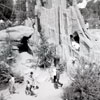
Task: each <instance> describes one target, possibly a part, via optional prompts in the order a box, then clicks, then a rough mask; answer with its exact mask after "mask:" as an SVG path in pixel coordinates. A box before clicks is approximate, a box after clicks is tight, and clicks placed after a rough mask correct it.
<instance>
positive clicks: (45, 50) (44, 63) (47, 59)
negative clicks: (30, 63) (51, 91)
mask: <svg viewBox="0 0 100 100" xmlns="http://www.w3.org/2000/svg"><path fill="white" fill-rule="evenodd" d="M40 39H41V43H40V45H38V46H37V47H36V50H35V53H36V55H37V56H38V60H39V66H41V67H49V66H50V65H51V60H52V58H53V57H54V56H55V45H53V44H49V43H48V41H47V38H46V37H45V35H44V34H43V33H41V34H40Z"/></svg>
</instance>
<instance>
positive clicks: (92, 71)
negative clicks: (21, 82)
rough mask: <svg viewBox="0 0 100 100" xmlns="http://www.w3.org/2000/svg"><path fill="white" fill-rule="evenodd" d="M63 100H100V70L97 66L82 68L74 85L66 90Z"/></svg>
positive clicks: (76, 76)
mask: <svg viewBox="0 0 100 100" xmlns="http://www.w3.org/2000/svg"><path fill="white" fill-rule="evenodd" d="M62 98H63V100H66V99H67V100H100V68H99V66H97V65H96V64H91V63H90V64H89V65H88V67H85V66H84V68H80V69H78V70H77V74H76V75H75V77H74V81H73V82H72V84H71V85H70V86H69V87H67V88H65V89H64V94H63V97H62Z"/></svg>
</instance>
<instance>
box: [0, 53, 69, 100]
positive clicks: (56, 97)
mask: <svg viewBox="0 0 100 100" xmlns="http://www.w3.org/2000/svg"><path fill="white" fill-rule="evenodd" d="M17 59H18V60H17V67H16V68H15V69H14V70H16V72H19V73H21V74H22V75H24V77H25V80H26V79H27V76H28V74H29V72H30V71H31V70H32V71H33V72H34V76H35V78H36V80H37V81H38V83H37V84H38V86H39V89H38V90H35V93H36V94H37V97H34V96H29V95H26V94H25V82H24V83H23V84H20V85H19V84H16V92H17V93H16V94H13V95H10V94H9V91H8V89H6V90H3V91H1V92H0V94H3V95H4V96H5V98H6V99H7V100H33V98H34V100H62V99H61V96H62V93H63V88H64V87H65V86H68V85H69V84H70V82H71V81H70V79H69V78H68V76H67V74H66V72H64V73H63V74H62V75H61V78H60V81H61V82H62V83H63V87H59V89H55V88H54V84H53V83H52V82H51V81H50V72H49V70H45V71H44V70H41V69H39V68H37V69H34V70H33V69H31V68H30V67H29V65H30V66H31V63H29V62H27V60H28V59H33V58H32V57H31V56H30V55H29V54H27V53H22V54H20V56H19V57H18V58H17Z"/></svg>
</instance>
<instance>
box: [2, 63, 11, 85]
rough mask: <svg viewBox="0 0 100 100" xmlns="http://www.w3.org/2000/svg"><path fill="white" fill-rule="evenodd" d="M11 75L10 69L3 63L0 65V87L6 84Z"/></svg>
mask: <svg viewBox="0 0 100 100" xmlns="http://www.w3.org/2000/svg"><path fill="white" fill-rule="evenodd" d="M11 73H12V72H11V69H10V68H9V67H7V66H6V64H5V63H0V85H1V84H6V83H8V81H9V78H10V74H11Z"/></svg>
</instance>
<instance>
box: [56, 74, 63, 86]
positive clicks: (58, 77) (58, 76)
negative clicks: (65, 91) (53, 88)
mask: <svg viewBox="0 0 100 100" xmlns="http://www.w3.org/2000/svg"><path fill="white" fill-rule="evenodd" d="M59 79H60V75H59V74H57V84H59V85H60V86H61V87H62V86H63V84H62V83H60V82H59Z"/></svg>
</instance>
